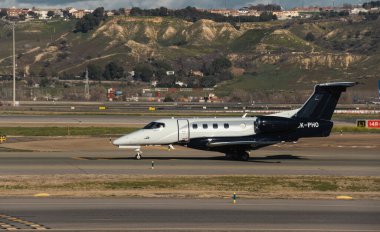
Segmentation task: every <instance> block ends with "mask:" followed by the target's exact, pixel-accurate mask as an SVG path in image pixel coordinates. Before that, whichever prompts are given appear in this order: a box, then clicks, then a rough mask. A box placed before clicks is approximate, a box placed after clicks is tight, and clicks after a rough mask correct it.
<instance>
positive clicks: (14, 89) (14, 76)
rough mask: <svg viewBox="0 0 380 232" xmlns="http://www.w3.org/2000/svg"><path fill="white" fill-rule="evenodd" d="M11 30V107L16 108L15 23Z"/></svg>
mask: <svg viewBox="0 0 380 232" xmlns="http://www.w3.org/2000/svg"><path fill="white" fill-rule="evenodd" d="M12 26H13V27H12V29H13V106H16V51H15V50H16V45H15V22H13V25H12Z"/></svg>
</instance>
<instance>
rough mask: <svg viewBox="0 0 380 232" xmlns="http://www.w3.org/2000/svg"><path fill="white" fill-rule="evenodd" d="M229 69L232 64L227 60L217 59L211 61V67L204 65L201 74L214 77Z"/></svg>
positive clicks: (223, 58)
mask: <svg viewBox="0 0 380 232" xmlns="http://www.w3.org/2000/svg"><path fill="white" fill-rule="evenodd" d="M231 67H232V63H231V61H230V60H229V59H228V58H226V57H219V58H216V59H215V60H214V61H212V63H211V65H204V68H203V69H204V70H203V72H204V73H206V74H207V75H215V74H218V73H222V72H223V71H224V70H226V69H228V68H231Z"/></svg>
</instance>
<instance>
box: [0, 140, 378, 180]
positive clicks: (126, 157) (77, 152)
mask: <svg viewBox="0 0 380 232" xmlns="http://www.w3.org/2000/svg"><path fill="white" fill-rule="evenodd" d="M379 137H380V135H378V134H375V135H371V134H345V135H343V136H340V135H337V134H335V135H332V136H331V137H329V138H319V139H308V140H302V141H300V142H299V143H297V144H292V143H290V144H289V143H286V144H279V145H276V146H271V147H267V148H264V149H261V150H257V151H253V152H252V153H251V159H250V160H249V161H248V162H241V161H230V160H226V159H225V157H224V155H223V154H221V153H215V152H206V151H197V150H192V149H187V148H183V147H178V146H176V149H175V150H172V151H168V150H167V148H166V147H144V148H143V151H144V154H143V159H142V160H135V159H134V151H131V150H122V149H118V148H116V147H114V146H112V145H111V144H110V143H109V139H108V138H56V139H54V140H40V141H29V142H14V143H12V141H11V143H9V144H4V145H2V147H6V148H13V149H24V150H33V152H25V151H24V152H19V151H17V152H16V151H14V152H0V160H1V162H0V175H37V174H132V175H135V174H136V175H234V174H236V175H243V174H247V175H341V176H380V168H379V167H380V154H379V152H378V151H379V148H380V144H379V141H380V138H379ZM152 161H153V162H154V165H155V168H154V170H152V169H151V163H152Z"/></svg>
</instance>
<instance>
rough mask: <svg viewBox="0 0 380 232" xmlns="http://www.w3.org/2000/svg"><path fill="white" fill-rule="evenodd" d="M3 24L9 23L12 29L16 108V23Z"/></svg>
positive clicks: (13, 103) (14, 104) (14, 99)
mask: <svg viewBox="0 0 380 232" xmlns="http://www.w3.org/2000/svg"><path fill="white" fill-rule="evenodd" d="M2 21H3V22H6V23H8V25H10V26H11V27H12V43H13V44H12V49H13V51H12V61H13V102H12V105H13V106H16V37H15V27H16V22H12V21H8V20H2Z"/></svg>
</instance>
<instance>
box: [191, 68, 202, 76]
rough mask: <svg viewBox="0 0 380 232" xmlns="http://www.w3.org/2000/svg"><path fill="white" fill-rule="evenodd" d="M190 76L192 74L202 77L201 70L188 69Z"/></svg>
mask: <svg viewBox="0 0 380 232" xmlns="http://www.w3.org/2000/svg"><path fill="white" fill-rule="evenodd" d="M190 76H193V77H203V76H204V74H203V72H201V71H197V70H196V71H193V70H190Z"/></svg>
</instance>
